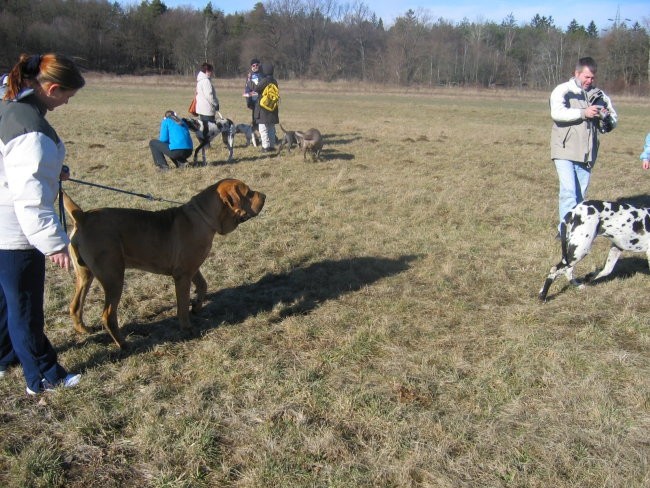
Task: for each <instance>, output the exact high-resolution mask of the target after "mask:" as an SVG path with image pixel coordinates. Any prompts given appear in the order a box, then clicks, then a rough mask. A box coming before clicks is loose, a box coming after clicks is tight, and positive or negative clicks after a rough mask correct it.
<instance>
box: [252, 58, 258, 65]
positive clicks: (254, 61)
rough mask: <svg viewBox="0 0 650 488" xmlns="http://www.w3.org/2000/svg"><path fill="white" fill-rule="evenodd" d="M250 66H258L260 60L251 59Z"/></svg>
mask: <svg viewBox="0 0 650 488" xmlns="http://www.w3.org/2000/svg"><path fill="white" fill-rule="evenodd" d="M251 64H260V60H259V59H257V58H253V59H251Z"/></svg>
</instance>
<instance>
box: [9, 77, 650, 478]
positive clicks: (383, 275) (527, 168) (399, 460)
mask: <svg viewBox="0 0 650 488" xmlns="http://www.w3.org/2000/svg"><path fill="white" fill-rule="evenodd" d="M240 81H241V80H216V83H215V84H216V86H217V89H218V93H219V96H220V100H221V112H222V113H223V114H224V115H225V116H228V117H230V118H232V119H234V120H235V122H248V120H249V112H248V111H247V110H246V109H245V107H244V101H243V99H242V98H241V82H240ZM193 89H194V85H193V82H192V80H190V79H187V80H180V79H179V80H172V81H171V82H169V81H168V80H162V81H161V80H157V79H147V80H144V79H143V80H134V79H110V78H99V77H98V78H91V79H90V80H89V84H88V86H87V87H86V88H84V89H83V90H82V91H81V92H80V93H79V94H78V95H77V96H76V97H75V98H73V99H72V101H71V102H70V104H69V105H68V106H66V107H63V108H61V109H59V110H57V111H55V112H53V113H51V114H50V115H49V119H50V120H51V121H52V123H53V125H54V126H55V127H56V128H57V130H58V132H59V135H60V136H61V137H62V138H63V139H64V140H65V141H66V142H67V148H68V160H67V161H68V164H69V165H70V167H71V168H72V176H73V177H74V178H77V179H81V180H84V181H89V182H94V183H98V184H102V185H108V186H113V187H117V188H120V189H124V190H128V191H133V192H137V193H144V194H151V195H153V196H155V197H159V198H165V199H169V200H176V201H186V200H188V199H189V198H190V197H191V196H192V195H194V194H195V193H197V192H198V191H199V190H201V189H203V188H205V187H206V186H208V185H209V184H212V183H213V182H215V181H217V180H219V179H221V178H224V177H237V178H240V179H242V180H244V181H245V182H247V183H248V184H249V185H250V186H251V187H252V188H254V189H256V190H260V191H263V192H264V193H266V195H267V202H266V207H265V208H264V210H263V212H262V214H261V215H260V216H259V217H257V218H255V219H253V220H251V221H249V222H246V223H244V224H242V225H241V226H240V227H239V228H238V229H237V230H236V231H234V232H233V233H232V234H229V235H228V236H225V237H220V236H217V237H216V238H215V241H214V246H213V250H212V253H211V255H210V257H209V258H208V259H207V260H206V262H205V263H204V265H203V267H202V270H203V274H204V275H205V277H206V279H207V281H208V284H209V290H208V300H207V303H206V307H205V309H204V311H203V312H202V313H201V314H200V315H198V316H196V317H195V318H194V326H195V333H194V334H191V335H188V334H183V333H182V332H181V331H180V330H179V328H178V323H177V321H176V319H175V315H176V310H175V297H174V289H173V283H172V280H171V278H169V277H164V276H157V275H151V274H146V273H143V272H139V271H129V272H128V273H127V283H126V287H125V291H124V295H123V298H122V302H121V306H120V310H119V317H120V324H121V327H122V330H123V332H124V334H125V336H127V341H128V343H129V345H130V347H129V349H128V350H125V351H119V350H118V349H117V348H116V346H115V345H114V344H113V343H112V341H111V340H110V338H109V336H108V334H107V333H105V332H104V331H103V330H101V325H100V311H101V306H102V300H103V293H102V291H101V289H100V288H99V285H97V284H96V285H95V286H94V287H93V290H92V291H91V294H90V295H89V299H88V302H87V306H86V310H85V317H86V319H87V322H88V324H89V325H91V326H93V327H94V328H95V333H93V334H91V335H89V336H78V335H76V334H75V333H74V332H73V330H72V327H71V321H70V319H69V316H68V303H69V300H70V298H71V296H72V292H73V288H74V277H73V274H72V273H66V272H65V271H62V270H58V269H54V268H53V267H51V266H49V265H48V271H47V287H46V288H47V290H46V317H47V326H46V331H47V334H48V336H49V338H50V339H51V341H52V343H53V344H54V346H55V347H56V349H57V350H58V351H59V354H60V361H61V362H62V364H64V365H65V366H66V367H67V368H68V369H70V370H71V371H79V372H82V373H83V378H82V382H81V384H80V386H79V387H78V388H76V389H70V390H59V391H55V392H53V393H50V394H46V395H44V396H42V397H41V398H37V399H34V398H32V397H27V396H26V395H25V393H24V382H23V378H22V372H21V371H20V369H19V368H14V369H12V370H10V373H9V374H8V375H7V377H5V378H4V379H3V380H0V398H1V400H0V486H4V487H7V488H13V487H75V488H77V487H84V488H86V487H89V486H92V487H102V488H103V487H136V486H137V487H141V488H142V487H174V488H177V487H187V488H190V487H192V488H194V487H222V486H223V487H278V488H280V487H287V488H289V487H349V488H352V487H355V488H356V487H499V486H502V487H549V486H553V487H643V486H649V485H650V466H649V461H650V460H649V458H650V352H649V351H650V327H649V325H648V324H649V314H650V301H649V300H648V290H649V289H650V271H649V270H648V265H647V262H646V260H645V256H643V255H631V254H625V255H624V256H623V258H622V259H621V261H620V262H619V263H618V265H617V267H616V269H615V270H614V273H613V275H612V276H611V277H610V278H608V279H606V280H604V281H603V282H601V283H596V284H594V285H593V286H589V287H587V288H586V289H584V290H578V289H575V288H571V287H568V286H567V283H566V280H563V279H561V280H558V281H557V282H556V283H555V284H554V285H553V287H552V288H551V293H550V296H549V301H548V302H547V303H545V304H542V303H539V301H538V299H537V292H538V291H539V289H540V287H541V285H542V282H543V279H544V277H545V275H546V273H547V272H548V270H549V268H550V267H551V266H552V265H553V264H555V263H556V262H557V261H558V260H559V257H560V250H559V244H558V243H557V241H555V240H554V239H553V236H554V234H555V225H556V211H557V210H556V208H557V197H556V193H557V177H556V174H555V169H554V167H553V165H552V163H551V161H550V160H549V150H548V139H549V133H550V118H549V113H548V102H547V97H548V94H547V93H531V92H501V91H455V90H444V89H440V90H433V91H431V92H428V91H426V90H419V91H410V92H399V91H398V90H389V91H380V90H375V89H363V88H359V87H354V86H349V87H345V86H338V85H337V86H334V87H328V86H327V85H322V84H315V85H309V84H301V83H297V82H296V83H286V84H282V83H281V85H280V89H281V94H282V104H281V112H280V115H281V120H282V125H283V126H284V127H285V128H287V129H292V130H295V129H307V128H309V127H317V128H318V129H320V130H321V132H322V133H323V134H324V136H325V147H324V151H323V154H322V160H321V161H320V162H316V163H305V162H303V161H302V156H301V155H300V154H299V153H297V152H296V153H294V152H292V153H291V154H287V153H286V152H283V154H282V155H281V156H279V157H278V156H267V155H262V154H260V153H259V150H258V149H256V148H253V147H248V148H247V147H244V139H243V137H242V136H237V137H238V138H237V140H236V148H235V158H236V160H235V161H234V162H232V163H226V162H225V157H226V150H225V149H224V148H223V147H222V146H221V144H214V145H213V147H212V148H211V149H210V150H209V152H208V155H209V161H210V164H209V165H208V166H207V167H204V168H190V169H185V170H174V171H169V172H166V173H158V172H156V171H154V167H153V163H152V160H151V155H150V153H149V149H148V141H149V139H150V138H152V137H156V136H157V132H158V126H159V122H160V119H161V117H162V115H163V112H164V111H165V110H167V109H174V110H177V111H178V112H179V113H184V111H185V109H186V107H187V106H188V105H189V101H190V99H191V96H192V94H193ZM614 101H615V105H616V108H617V110H618V111H619V114H620V120H621V121H620V125H619V127H618V128H617V129H616V130H615V131H614V132H612V133H611V134H608V135H606V136H604V137H602V139H601V140H602V144H601V156H600V159H599V162H598V164H597V166H596V168H595V169H594V173H593V179H592V186H591V188H590V191H589V197H592V198H601V199H616V198H619V197H623V196H645V195H650V172H643V170H642V168H641V164H640V162H639V161H638V155H639V153H640V151H641V149H642V145H643V140H644V137H645V134H646V132H648V131H649V130H650V127H649V126H648V123H647V122H648V117H647V114H648V110H649V109H650V100H648V99H643V100H641V101H640V102H639V100H635V99H632V98H624V97H614ZM278 129H279V127H278ZM279 134H281V131H279ZM240 137H242V138H240ZM64 186H65V188H66V190H67V191H68V192H69V194H70V195H71V196H72V197H73V198H74V199H75V200H76V201H77V203H79V204H80V205H81V206H82V207H83V208H85V209H90V208H94V207H99V206H119V207H139V208H147V209H152V210H153V209H160V208H165V207H166V206H167V205H168V204H166V203H164V202H158V201H150V200H146V199H143V198H138V197H134V196H129V195H125V194H120V193H116V192H111V191H107V190H103V189H98V188H93V187H89V186H84V185H80V184H78V183H72V182H68V183H66V184H65V185H64ZM607 247H608V245H607V243H606V242H598V245H596V246H595V249H594V250H593V252H592V254H591V255H590V256H588V258H587V259H585V260H584V261H583V262H581V263H580V265H579V266H578V269H577V275H578V276H582V275H584V274H586V273H587V272H589V271H591V270H593V269H595V268H596V267H599V266H601V265H602V263H603V261H604V258H605V254H606V250H607Z"/></svg>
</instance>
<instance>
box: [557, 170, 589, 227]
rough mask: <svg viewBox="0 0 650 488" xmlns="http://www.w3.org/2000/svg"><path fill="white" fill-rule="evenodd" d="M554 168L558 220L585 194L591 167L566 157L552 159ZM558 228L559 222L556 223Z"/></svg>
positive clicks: (561, 219) (582, 198)
mask: <svg viewBox="0 0 650 488" xmlns="http://www.w3.org/2000/svg"><path fill="white" fill-rule="evenodd" d="M553 162H554V163H555V169H556V170H557V175H558V177H559V179H560V192H559V197H558V199H559V209H560V222H562V221H563V220H564V216H565V215H566V214H567V212H569V211H570V210H571V209H573V207H575V206H576V205H577V204H579V203H580V202H581V201H583V200H584V199H585V197H586V196H587V188H588V187H589V178H590V177H591V168H587V166H586V165H584V164H583V163H576V162H574V161H568V160H566V159H554V160H553ZM558 229H559V224H558Z"/></svg>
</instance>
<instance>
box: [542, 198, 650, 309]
mask: <svg viewBox="0 0 650 488" xmlns="http://www.w3.org/2000/svg"><path fill="white" fill-rule="evenodd" d="M560 236H561V240H562V260H561V261H560V262H559V263H558V264H557V265H555V266H554V267H552V268H551V271H550V272H549V274H548V276H547V277H546V281H544V285H543V286H542V289H541V290H540V291H539V298H540V300H546V296H547V295H548V289H549V288H550V286H551V284H552V283H553V281H555V279H556V278H557V277H558V276H560V275H561V274H563V275H564V276H566V278H567V279H568V280H569V282H570V283H571V284H573V285H576V286H584V285H583V284H580V283H579V282H578V281H576V280H575V279H574V278H573V268H574V266H575V265H576V264H577V263H578V262H579V261H580V260H581V259H582V258H584V257H585V256H586V255H587V254H589V251H590V250H591V246H592V243H593V242H594V239H596V237H598V236H603V237H606V238H607V239H609V240H610V241H611V243H612V247H611V248H610V250H609V254H608V255H607V260H606V261H605V266H603V269H602V270H601V271H600V272H599V273H598V274H596V276H595V277H594V278H593V279H594V280H597V279H599V278H602V277H604V276H607V275H608V274H610V273H611V272H612V270H613V269H614V265H615V264H616V261H617V260H618V258H619V257H620V255H621V252H623V251H633V252H645V253H646V256H647V258H648V263H649V264H650V208H643V207H635V206H633V205H630V204H628V203H619V202H604V201H601V200H588V201H584V202H582V203H579V204H578V205H576V206H575V207H574V208H573V210H571V211H570V212H568V213H567V214H566V215H565V217H564V221H563V222H562V223H561V224H560ZM587 279H588V280H589V279H590V277H588V278H587Z"/></svg>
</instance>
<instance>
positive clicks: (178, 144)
mask: <svg viewBox="0 0 650 488" xmlns="http://www.w3.org/2000/svg"><path fill="white" fill-rule="evenodd" d="M149 148H150V149H151V155H152V156H153V162H154V164H155V165H156V167H157V168H158V169H160V170H163V171H165V170H168V169H169V166H168V165H167V161H166V160H165V156H167V157H169V158H170V159H171V160H172V162H173V163H174V165H175V166H176V167H177V168H179V167H183V166H185V164H186V163H187V158H189V157H190V156H191V155H192V148H193V144H192V136H191V135H190V129H189V127H187V124H185V122H184V121H183V120H182V119H180V118H179V117H178V115H176V112H174V111H172V110H168V111H167V112H165V117H164V118H163V120H162V122H161V123H160V136H159V137H158V139H152V140H151V141H150V142H149Z"/></svg>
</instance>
